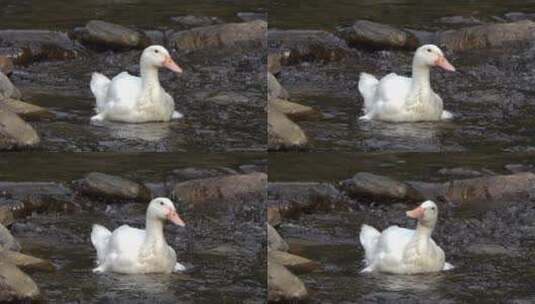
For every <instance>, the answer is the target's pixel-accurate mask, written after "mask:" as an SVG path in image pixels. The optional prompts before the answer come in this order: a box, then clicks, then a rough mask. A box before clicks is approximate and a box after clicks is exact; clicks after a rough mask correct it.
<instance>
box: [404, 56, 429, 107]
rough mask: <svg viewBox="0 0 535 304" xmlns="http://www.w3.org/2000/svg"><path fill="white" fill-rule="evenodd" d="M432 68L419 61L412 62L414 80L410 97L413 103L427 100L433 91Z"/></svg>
mask: <svg viewBox="0 0 535 304" xmlns="http://www.w3.org/2000/svg"><path fill="white" fill-rule="evenodd" d="M429 74H430V69H429V67H427V66H425V65H422V64H420V63H418V62H416V61H415V62H413V64H412V81H411V89H410V93H409V99H410V101H411V102H412V103H419V102H421V101H422V100H425V99H426V97H427V96H429V95H430V94H431V92H432V90H431V82H430V76H429Z"/></svg>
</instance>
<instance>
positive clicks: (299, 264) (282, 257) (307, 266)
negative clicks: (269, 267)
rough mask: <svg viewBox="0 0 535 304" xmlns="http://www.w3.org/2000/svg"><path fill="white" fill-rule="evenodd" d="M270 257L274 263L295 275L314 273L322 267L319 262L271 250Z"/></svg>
mask: <svg viewBox="0 0 535 304" xmlns="http://www.w3.org/2000/svg"><path fill="white" fill-rule="evenodd" d="M268 255H269V258H271V259H272V260H273V261H275V262H277V263H279V264H281V265H282V266H284V267H286V268H288V270H290V271H292V272H294V273H306V272H312V271H314V270H316V269H318V268H319V267H320V266H321V265H320V263H318V262H315V261H312V260H309V259H307V258H304V257H301V256H298V255H294V254H291V253H288V252H284V251H279V250H271V251H270V252H269V253H268Z"/></svg>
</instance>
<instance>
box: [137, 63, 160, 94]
mask: <svg viewBox="0 0 535 304" xmlns="http://www.w3.org/2000/svg"><path fill="white" fill-rule="evenodd" d="M140 74H141V88H142V89H141V92H142V93H141V94H142V96H141V99H142V100H143V101H145V102H150V101H152V100H157V98H158V94H160V89H161V87H160V79H159V77H158V68H156V67H154V66H151V65H147V64H144V63H143V62H142V63H141V70H140Z"/></svg>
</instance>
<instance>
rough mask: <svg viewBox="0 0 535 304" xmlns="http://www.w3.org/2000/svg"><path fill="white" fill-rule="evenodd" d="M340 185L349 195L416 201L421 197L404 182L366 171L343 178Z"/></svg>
mask: <svg viewBox="0 0 535 304" xmlns="http://www.w3.org/2000/svg"><path fill="white" fill-rule="evenodd" d="M342 187H343V189H344V190H345V191H346V192H347V193H348V194H349V195H350V196H355V197H359V196H365V197H366V196H367V197H373V198H383V199H384V198H389V199H397V200H405V199H408V200H416V201H419V200H422V199H423V198H422V197H421V195H420V194H419V193H418V192H417V191H415V190H414V189H413V188H412V187H410V186H409V185H407V184H406V183H403V182H400V181H397V180H395V179H393V178H390V177H386V176H380V175H375V174H372V173H367V172H360V173H357V174H355V176H353V178H351V179H348V180H345V181H344V182H343V185H342Z"/></svg>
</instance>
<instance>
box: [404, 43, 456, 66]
mask: <svg viewBox="0 0 535 304" xmlns="http://www.w3.org/2000/svg"><path fill="white" fill-rule="evenodd" d="M414 62H415V63H417V64H420V65H425V66H428V67H434V66H438V67H441V68H443V69H444V70H446V71H450V72H455V67H453V65H451V63H450V62H449V61H448V59H446V56H444V53H443V52H442V50H441V49H440V48H439V47H438V46H436V45H433V44H426V45H422V46H421V47H419V48H418V49H417V50H416V53H415V54H414Z"/></svg>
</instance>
